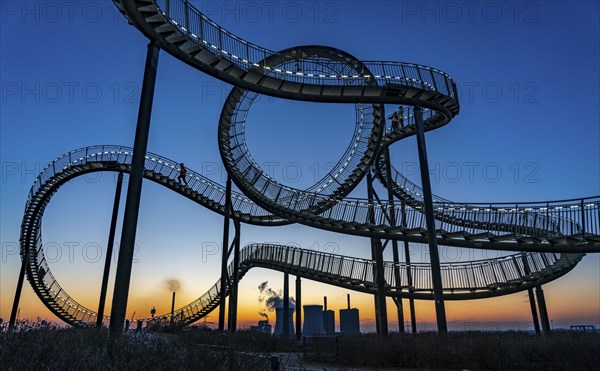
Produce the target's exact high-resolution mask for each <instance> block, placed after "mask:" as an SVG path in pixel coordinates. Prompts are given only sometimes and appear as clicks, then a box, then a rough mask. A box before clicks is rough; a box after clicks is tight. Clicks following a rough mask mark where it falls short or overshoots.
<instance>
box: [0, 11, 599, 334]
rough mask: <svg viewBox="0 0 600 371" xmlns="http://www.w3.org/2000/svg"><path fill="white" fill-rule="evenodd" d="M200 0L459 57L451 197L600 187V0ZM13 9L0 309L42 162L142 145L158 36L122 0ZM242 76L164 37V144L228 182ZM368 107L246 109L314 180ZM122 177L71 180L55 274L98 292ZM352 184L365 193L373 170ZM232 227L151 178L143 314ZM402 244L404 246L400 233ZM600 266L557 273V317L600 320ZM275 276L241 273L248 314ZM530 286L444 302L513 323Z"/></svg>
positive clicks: (356, 38)
mask: <svg viewBox="0 0 600 371" xmlns="http://www.w3.org/2000/svg"><path fill="white" fill-rule="evenodd" d="M193 2H194V3H196V4H198V6H199V7H200V8H201V9H204V10H205V11H206V13H207V14H208V15H209V16H210V17H211V18H212V19H213V20H214V21H216V22H217V23H219V24H221V25H223V26H224V27H226V28H228V29H229V30H230V31H232V32H234V33H236V34H238V35H240V36H241V37H243V38H245V39H247V40H249V41H252V42H254V43H256V44H258V45H261V46H264V47H267V48H270V49H273V50H278V49H283V48H288V47H291V46H295V45H307V44H322V45H328V46H333V47H336V48H339V49H342V50H345V51H347V52H349V53H351V54H353V55H354V56H356V57H358V58H359V59H363V60H388V61H406V62H413V63H419V64H424V65H429V66H433V67H437V68H440V69H442V70H444V71H446V72H447V73H449V74H450V75H451V76H452V77H454V78H455V80H456V81H457V84H458V86H459V90H460V92H461V94H460V98H461V113H460V115H459V116H458V117H457V118H456V119H454V120H453V121H452V122H451V123H450V124H449V125H447V126H445V127H444V128H441V129H439V130H437V131H435V132H432V133H429V134H428V135H427V140H428V150H429V161H430V167H431V170H432V172H433V173H432V188H433V191H434V192H435V193H436V194H439V195H441V196H442V197H445V198H448V199H450V200H456V201H473V202H492V201H543V200H556V199H567V198H574V197H583V196H592V195H598V194H600V129H599V122H600V117H599V105H598V102H599V101H600V96H599V95H600V94H599V88H600V85H599V81H600V76H599V70H600V68H599V66H600V62H599V58H600V57H599V49H598V45H599V41H600V40H599V31H600V30H599V11H600V9H599V3H598V2H596V1H579V2H577V1H568V2H567V1H540V2H523V3H521V2H466V3H464V2H443V1H440V2H437V1H431V2H421V1H299V2H292V1H281V2H260V1H259V2H244V1H227V2H220V1H210V2H199V1H193ZM1 6H2V8H1V12H0V17H1V20H0V22H1V23H0V25H1V27H2V32H0V43H1V44H0V46H1V52H2V53H1V66H0V73H1V85H2V86H1V88H2V91H1V93H2V95H1V110H0V119H1V126H0V129H1V135H0V143H1V149H0V154H1V163H2V172H1V174H2V181H1V184H0V186H1V196H0V197H1V198H0V200H1V211H0V217H1V225H0V231H1V242H2V262H1V271H0V277H1V286H0V289H1V291H0V316H1V317H3V318H7V317H8V313H9V311H10V305H11V303H12V297H13V294H14V287H15V283H16V278H17V272H18V267H19V262H20V261H19V258H18V255H17V254H16V253H15V251H16V250H15V249H16V247H17V244H18V238H19V228H20V223H21V217H22V215H21V214H22V211H23V208H24V205H25V201H26V195H27V192H28V190H29V188H30V186H31V184H32V183H33V181H34V179H35V176H36V174H37V171H39V170H40V169H41V168H43V167H44V165H45V164H46V163H47V162H49V161H51V160H52V159H54V158H56V157H58V156H59V155H61V154H63V153H65V152H67V151H69V150H71V149H75V148H78V147H81V146H88V145H95V144H119V145H132V143H133V134H134V128H135V121H136V117H137V110H138V104H137V102H138V100H139V92H140V87H141V81H142V75H143V66H144V58H145V52H146V44H147V41H146V40H145V39H144V37H143V36H142V35H141V34H140V33H139V32H138V31H136V30H135V28H133V27H132V26H129V25H128V24H127V22H126V21H125V20H124V19H123V18H122V16H121V15H120V14H119V13H118V12H117V11H116V9H115V8H114V6H113V4H112V2H110V1H108V0H100V1H81V2H77V1H76V2H52V1H49V2H48V1H23V2H21V1H3V2H2V4H1ZM230 88H231V87H230V86H228V85H226V84H224V83H221V82H220V81H217V80H215V79H213V78H210V77H208V76H206V75H204V74H202V73H200V72H198V71H196V70H194V69H192V68H190V67H189V66H187V65H185V64H183V63H181V62H179V61H178V60H176V59H174V58H172V57H171V56H170V55H168V54H166V53H161V55H160V61H159V68H158V80H157V88H156V95H155V101H154V111H153V115H152V125H151V132H150V141H149V146H148V148H149V151H151V152H154V153H158V154H161V155H163V156H166V157H168V158H171V159H173V160H176V161H183V162H185V163H186V165H187V166H188V167H189V168H192V169H194V170H197V171H200V172H202V173H204V174H205V175H207V176H209V177H211V178H213V179H215V180H220V181H223V180H224V171H223V170H222V166H221V164H220V158H219V153H218V149H217V141H216V136H217V131H216V127H217V121H218V117H219V113H220V111H221V108H222V104H223V101H224V99H225V97H226V96H227V92H228V91H229V90H230ZM387 108H388V109H392V108H395V107H387ZM353 120H354V108H353V106H352V105H332V104H316V103H304V102H290V101H284V100H279V99H272V98H269V97H262V98H260V100H259V101H258V102H257V103H255V105H254V106H253V108H252V111H251V113H250V115H249V121H248V142H249V146H250V149H251V150H252V153H253V155H254V157H255V158H256V160H257V161H258V162H259V163H261V164H270V165H269V166H271V168H272V169H273V172H272V173H271V175H272V176H274V177H275V178H276V179H279V180H281V181H283V182H286V183H287V184H289V185H291V186H295V187H308V186H310V185H311V184H312V183H313V182H314V181H315V177H317V176H318V175H319V174H320V175H323V174H324V173H325V171H326V169H327V165H328V163H330V162H336V161H337V160H338V158H339V156H341V154H342V153H343V151H344V149H345V147H346V145H347V143H348V142H349V140H350V137H351V135H352V131H353ZM392 161H393V162H394V164H395V166H396V167H397V168H398V169H404V170H406V171H407V172H408V175H409V177H410V178H411V179H412V180H414V181H416V182H418V181H419V176H418V172H417V171H415V169H416V166H417V161H418V160H417V156H416V145H415V141H414V139H413V138H410V139H407V140H405V141H403V142H401V143H397V144H396V145H394V146H393V148H392ZM469 164H470V165H469ZM469 169H474V171H473V172H472V173H470V171H469ZM498 171H500V172H498ZM114 184H115V177H114V176H113V175H112V174H101V175H97V176H96V175H90V176H88V177H86V178H80V179H77V180H75V181H73V182H72V183H70V184H67V185H66V186H64V187H63V188H62V189H61V190H60V192H59V193H58V194H57V195H56V196H55V197H54V199H53V201H52V203H51V204H50V205H49V207H48V209H47V211H46V215H45V219H44V223H43V237H44V241H45V242H46V243H47V244H48V246H49V247H50V248H51V249H53V250H52V251H50V252H49V254H52V256H53V257H55V259H54V261H55V262H54V263H52V264H51V267H52V269H53V272H54V273H55V275H56V277H57V278H58V279H59V281H60V282H61V284H62V285H63V286H64V287H65V288H66V289H67V291H68V292H69V293H71V294H73V296H74V297H75V298H77V299H79V300H80V301H81V302H82V303H83V304H84V305H88V306H89V307H90V308H93V309H95V308H96V306H97V293H98V292H99V286H100V277H101V271H102V262H103V258H104V248H105V245H106V239H107V234H108V233H107V232H108V226H109V221H110V220H109V219H110V213H111V207H112V198H113V194H114ZM353 195H355V196H359V197H361V196H366V194H365V192H364V187H359V188H358V189H357V191H356V192H354V194H353ZM221 230H222V219H221V217H219V216H217V215H215V214H213V213H211V212H209V211H207V210H204V209H202V208H201V207H199V206H197V205H195V204H193V203H191V202H188V201H187V200H185V199H183V198H182V197H180V196H178V195H176V194H172V193H171V192H168V191H166V190H164V189H161V188H160V187H159V186H157V185H155V184H151V183H149V182H146V183H144V188H143V196H142V206H141V215H140V221H139V229H138V239H137V244H138V246H139V250H138V252H137V253H136V259H137V262H136V263H135V264H134V269H133V276H132V286H131V299H130V305H129V307H128V316H131V314H132V313H133V311H137V313H138V316H142V315H143V316H147V315H148V314H149V309H150V307H152V306H156V307H157V308H158V309H159V311H161V310H163V311H167V308H168V304H169V302H168V301H169V293H168V289H167V288H166V287H165V285H164V280H165V279H167V278H177V279H179V280H180V281H181V283H182V289H181V290H180V295H179V297H180V298H181V299H180V300H181V302H180V303H178V304H184V300H188V301H191V300H193V299H194V298H196V297H198V296H199V295H200V294H202V293H203V292H204V291H205V290H206V289H207V288H209V287H210V286H212V284H213V283H214V282H215V281H216V280H217V279H218V275H219V268H218V266H219V261H220V252H217V253H215V252H214V251H215V250H214V246H215V244H220V241H221V232H220V231H221ZM250 242H278V243H291V244H295V245H298V246H300V247H304V248H312V249H320V250H322V251H333V252H337V253H340V254H344V255H354V256H361V257H367V256H369V255H370V252H369V251H370V250H369V249H370V248H369V242H368V240H367V239H364V238H359V237H352V236H344V235H340V234H335V233H330V232H324V231H318V230H314V229H310V228H307V227H304V226H300V225H293V226H288V227H279V228H258V227H243V229H242V243H243V244H247V243H250ZM69 246H74V247H72V248H71V247H69ZM96 246H98V247H99V248H100V247H101V248H102V252H101V254H102V255H101V256H96V255H97V254H96V252H97V250H96ZM425 251H426V250H425V249H424V247H423V246H419V245H416V246H414V255H413V256H412V258H413V261H414V260H416V261H419V260H426V259H427V255H426V253H425ZM457 254H459V256H460V259H462V260H467V259H469V258H476V259H477V258H482V257H485V256H496V255H498V254H503V253H496V252H481V251H477V250H466V249H465V250H456V249H447V248H443V249H442V259H444V258H445V259H446V260H448V259H454V260H458V258H457ZM386 258H389V259H391V252H390V251H389V250H388V251H386ZM115 266H116V265H115V264H114V263H113V268H114V267H115ZM599 271H600V258H599V256H598V255H597V254H596V255H589V256H587V257H585V258H584V260H583V261H582V262H581V263H580V265H579V266H578V267H577V268H576V269H575V270H574V271H573V272H571V273H569V274H568V275H567V276H565V277H564V278H562V279H561V280H559V281H558V282H554V283H551V284H548V285H546V297H547V300H548V304H549V313H550V316H551V318H553V320H554V321H555V325H558V326H568V325H570V324H581V323H583V322H585V323H586V324H587V323H592V324H596V325H598V324H600V282H599V281H600V273H599ZM113 273H114V269H113ZM265 280H268V281H269V284H270V286H271V287H273V288H275V289H278V288H281V285H282V275H281V274H280V273H276V272H271V271H268V270H263V269H256V270H253V271H251V272H250V273H249V274H248V275H247V276H246V277H244V279H243V281H242V283H241V287H242V298H241V300H242V304H241V305H242V308H241V315H242V318H241V319H242V320H243V323H251V322H253V321H255V320H258V316H257V315H256V312H258V311H259V310H260V309H261V305H260V304H259V303H258V300H257V296H258V290H257V289H256V287H257V286H258V284H259V283H260V282H262V281H265ZM303 287H304V290H305V291H304V294H303V297H304V301H305V302H320V301H321V297H322V295H328V296H329V297H330V306H332V307H333V308H334V309H338V308H340V307H343V306H344V300H345V294H346V291H345V290H341V289H337V288H334V287H330V286H326V285H322V284H318V283H310V282H308V281H305V284H304V286H303ZM111 288H112V286H111ZM353 295H354V296H355V297H356V298H357V300H356V301H355V304H356V305H357V306H358V307H359V308H360V309H361V311H362V312H361V313H362V314H363V319H364V320H365V323H364V326H365V327H364V328H365V329H368V328H372V320H371V319H372V316H371V317H369V313H372V311H373V309H372V298H371V297H369V296H367V295H363V294H353ZM524 300H525V296H524V295H523V293H520V294H514V295H511V296H508V297H503V298H498V299H490V300H479V301H475V302H470V303H460V305H459V304H456V303H450V304H449V305H448V318H449V320H450V321H451V322H452V321H454V322H456V323H463V322H480V323H490V322H506V323H508V325H506V326H507V327H513V328H516V327H517V326H518V325H517V323H521V324H525V323H527V322H528V321H529V313H528V305H527V303H525V302H524ZM186 302H187V301H186ZM108 303H110V297H109V300H108ZM21 308H22V316H29V317H35V316H38V315H40V316H45V317H48V318H52V315H51V314H50V313H49V312H48V311H47V310H46V309H45V308H44V307H43V306H42V305H41V304H40V303H39V300H38V299H37V297H35V294H34V293H33V291H32V290H31V289H30V287H28V286H27V287H26V288H25V290H24V295H23V300H22V305H21ZM107 308H109V305H107ZM417 309H418V313H417V316H418V319H419V320H420V321H423V322H432V321H434V318H435V317H434V314H433V305H432V304H431V303H429V302H423V303H419V306H418V308H417ZM389 311H390V312H392V306H391V304H390V306H389ZM140 313H141V314H140ZM212 316H214V317H216V312H215V313H213V314H212ZM214 317H213V318H211V319H210V320H214ZM392 317H393V316H392V315H390V320H392V321H393V320H395V319H394V318H392ZM244 321H245V322H244ZM461 321H462V322H461ZM369 326H371V327H369Z"/></svg>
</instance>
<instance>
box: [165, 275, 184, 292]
mask: <svg viewBox="0 0 600 371" xmlns="http://www.w3.org/2000/svg"><path fill="white" fill-rule="evenodd" d="M165 286H167V288H168V289H169V291H179V289H180V288H181V283H180V282H179V280H178V279H176V278H167V279H165Z"/></svg>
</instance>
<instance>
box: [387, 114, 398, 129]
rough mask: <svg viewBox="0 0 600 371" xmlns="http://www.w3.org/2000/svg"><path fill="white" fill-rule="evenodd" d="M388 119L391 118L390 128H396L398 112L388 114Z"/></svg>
mask: <svg viewBox="0 0 600 371" xmlns="http://www.w3.org/2000/svg"><path fill="white" fill-rule="evenodd" d="M388 119H389V120H392V129H393V130H396V129H398V112H396V111H394V113H392V114H391V115H389V116H388Z"/></svg>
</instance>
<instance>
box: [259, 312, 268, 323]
mask: <svg viewBox="0 0 600 371" xmlns="http://www.w3.org/2000/svg"><path fill="white" fill-rule="evenodd" d="M258 314H259V315H261V316H262V317H264V318H265V319H266V320H267V322H269V316H267V313H265V312H264V311H262V310H261V311H260V312H258Z"/></svg>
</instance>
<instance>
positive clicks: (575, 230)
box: [375, 157, 600, 251]
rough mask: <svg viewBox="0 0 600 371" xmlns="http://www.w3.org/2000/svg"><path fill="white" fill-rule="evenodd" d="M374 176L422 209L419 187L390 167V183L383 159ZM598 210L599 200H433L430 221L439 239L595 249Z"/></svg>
mask: <svg viewBox="0 0 600 371" xmlns="http://www.w3.org/2000/svg"><path fill="white" fill-rule="evenodd" d="M375 172H376V173H377V175H378V179H379V180H380V182H381V183H382V184H383V185H384V186H385V187H388V186H389V187H391V189H392V191H393V193H394V195H395V196H396V197H398V198H399V199H400V200H401V202H403V203H404V204H405V205H406V206H408V207H409V208H412V209H422V207H423V190H422V189H421V187H419V186H418V185H416V184H414V183H413V182H412V181H410V180H409V179H408V178H406V177H405V176H404V175H402V174H401V173H400V172H399V171H397V170H396V169H395V168H393V167H391V174H390V180H391V184H388V181H387V175H388V174H387V169H386V166H385V160H384V159H383V158H382V157H380V158H378V161H377V165H376V170H375ZM599 205H600V196H596V197H586V198H580V199H571V200H559V201H543V202H514V203H512V202H502V203H456V202H452V201H448V200H446V199H444V198H442V197H439V196H437V195H433V206H434V217H435V218H436V220H437V221H438V223H439V224H440V234H441V235H450V234H454V235H456V236H460V237H463V238H467V239H469V238H474V237H473V236H479V237H481V239H489V240H497V241H508V240H517V242H525V241H528V240H533V241H540V242H541V241H544V240H545V241H547V242H548V243H549V244H550V245H553V246H556V245H568V244H580V245H583V244H590V245H594V244H597V243H598V242H599V241H600V236H598V221H597V220H598V219H599V218H598V217H597V216H596V214H599ZM599 215H600V214H599ZM590 251H592V250H590Z"/></svg>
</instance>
